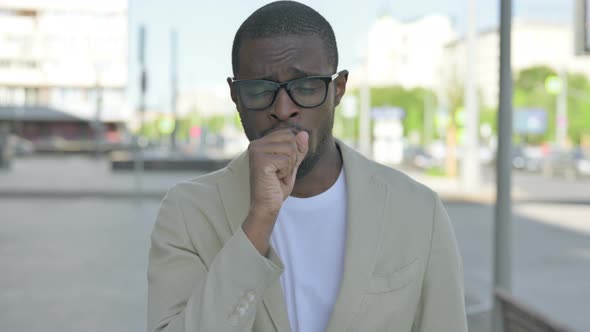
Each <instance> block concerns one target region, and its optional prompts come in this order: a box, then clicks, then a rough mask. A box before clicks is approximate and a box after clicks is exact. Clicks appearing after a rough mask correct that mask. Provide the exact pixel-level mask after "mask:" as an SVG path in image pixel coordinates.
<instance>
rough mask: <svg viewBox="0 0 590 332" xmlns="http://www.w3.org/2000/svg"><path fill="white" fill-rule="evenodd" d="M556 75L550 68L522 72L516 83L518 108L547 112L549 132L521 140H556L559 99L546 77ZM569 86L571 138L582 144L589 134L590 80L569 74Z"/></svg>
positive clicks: (569, 131) (541, 67) (534, 68)
mask: <svg viewBox="0 0 590 332" xmlns="http://www.w3.org/2000/svg"><path fill="white" fill-rule="evenodd" d="M555 75H557V73H556V71H555V70H553V69H552V68H550V67H547V66H536V67H531V68H526V69H523V70H521V71H520V72H519V73H518V75H517V78H516V80H515V82H514V107H515V108H541V109H544V110H546V111H547V122H548V123H547V132H546V133H544V134H542V135H528V136H526V137H524V138H520V139H522V140H523V141H525V142H527V143H533V144H535V143H542V142H548V141H553V140H555V126H556V122H555V121H556V104H557V96H555V95H552V94H550V93H549V92H548V91H547V90H546V88H545V80H546V79H547V77H550V76H555ZM567 86H568V100H567V101H568V103H567V105H568V136H569V138H570V140H571V141H572V143H573V144H575V145H579V144H580V143H581V141H582V138H583V137H584V136H587V135H590V97H588V96H590V81H589V80H588V78H587V77H586V76H584V75H582V74H578V73H572V74H568V75H567Z"/></svg>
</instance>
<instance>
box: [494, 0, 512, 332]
mask: <svg viewBox="0 0 590 332" xmlns="http://www.w3.org/2000/svg"><path fill="white" fill-rule="evenodd" d="M511 31H512V0H500V96H499V99H500V100H499V110H498V152H497V158H496V159H497V165H496V172H497V175H496V177H497V181H496V184H497V188H496V206H495V211H494V212H495V227H494V269H493V271H494V289H502V290H505V291H508V292H510V291H511V289H512V258H511V252H512V197H511V187H512V184H511V181H512V179H511V176H512V163H511V154H512V152H511V150H512V66H511V59H510V51H511ZM492 324H493V330H494V331H496V332H500V331H502V330H503V326H502V316H501V308H500V303H499V301H498V300H497V299H496V297H495V296H494V310H493V319H492Z"/></svg>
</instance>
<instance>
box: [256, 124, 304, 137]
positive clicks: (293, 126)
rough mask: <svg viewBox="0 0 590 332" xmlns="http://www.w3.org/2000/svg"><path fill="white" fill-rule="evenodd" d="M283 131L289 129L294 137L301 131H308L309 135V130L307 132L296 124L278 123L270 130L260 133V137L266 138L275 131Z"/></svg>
mask: <svg viewBox="0 0 590 332" xmlns="http://www.w3.org/2000/svg"><path fill="white" fill-rule="evenodd" d="M282 129H289V130H291V132H292V133H293V134H294V135H297V134H298V133H299V132H300V131H306V132H307V133H309V130H306V129H305V128H303V127H301V126H299V125H297V124H294V123H289V124H284V123H278V124H276V125H274V126H272V127H270V128H268V129H265V130H263V131H262V132H261V133H260V136H261V137H264V136H266V135H268V134H269V133H272V132H273V131H276V130H282Z"/></svg>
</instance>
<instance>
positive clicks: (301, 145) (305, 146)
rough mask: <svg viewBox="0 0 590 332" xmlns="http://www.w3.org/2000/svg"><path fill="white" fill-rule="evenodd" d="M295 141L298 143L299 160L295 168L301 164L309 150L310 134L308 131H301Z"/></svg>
mask: <svg viewBox="0 0 590 332" xmlns="http://www.w3.org/2000/svg"><path fill="white" fill-rule="evenodd" d="M295 141H296V143H297V162H296V164H295V168H299V165H301V162H302V161H303V159H304V158H305V156H306V155H307V152H308V150H309V134H308V133H307V132H306V131H300V132H298V133H297V136H295Z"/></svg>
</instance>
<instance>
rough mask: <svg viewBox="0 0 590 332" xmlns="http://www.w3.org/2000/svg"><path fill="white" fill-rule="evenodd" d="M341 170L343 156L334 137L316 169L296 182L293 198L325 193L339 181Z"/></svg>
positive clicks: (327, 144) (328, 143) (292, 193)
mask: <svg viewBox="0 0 590 332" xmlns="http://www.w3.org/2000/svg"><path fill="white" fill-rule="evenodd" d="M341 169H342V156H341V155H340V150H339V148H338V146H337V145H336V141H335V140H334V138H333V137H332V138H330V139H329V140H328V142H327V143H326V149H325V151H324V153H323V154H322V156H321V157H320V159H319V160H318V162H317V164H316V165H315V166H314V168H313V169H312V170H311V171H310V172H309V173H308V174H307V175H306V176H305V177H303V178H301V179H297V180H296V181H295V186H294V187H293V191H292V192H291V196H294V197H300V198H305V197H312V196H316V195H319V194H321V193H323V192H324V191H326V190H328V189H329V188H330V187H331V186H332V185H333V184H334V183H335V182H336V180H338V176H339V175H340V170H341Z"/></svg>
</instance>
